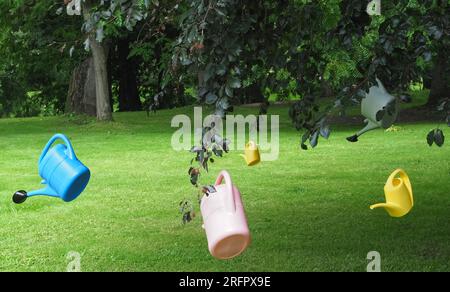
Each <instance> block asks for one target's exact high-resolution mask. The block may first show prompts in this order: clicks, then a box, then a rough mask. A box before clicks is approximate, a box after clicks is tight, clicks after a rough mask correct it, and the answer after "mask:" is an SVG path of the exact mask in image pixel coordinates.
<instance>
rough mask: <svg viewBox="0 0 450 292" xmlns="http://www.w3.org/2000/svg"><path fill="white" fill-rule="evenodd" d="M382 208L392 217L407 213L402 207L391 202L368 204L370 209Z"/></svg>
mask: <svg viewBox="0 0 450 292" xmlns="http://www.w3.org/2000/svg"><path fill="white" fill-rule="evenodd" d="M379 208H384V209H385V210H386V211H387V212H388V213H389V215H391V216H392V217H402V216H404V215H405V213H407V211H406V210H404V209H403V208H401V207H399V206H397V205H395V204H392V203H381V204H375V205H372V206H370V209H371V210H374V209H379Z"/></svg>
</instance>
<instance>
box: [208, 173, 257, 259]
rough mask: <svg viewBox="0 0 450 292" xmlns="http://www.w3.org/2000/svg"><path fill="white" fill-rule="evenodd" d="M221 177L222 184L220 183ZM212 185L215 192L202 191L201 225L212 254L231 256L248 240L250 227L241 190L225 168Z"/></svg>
mask: <svg viewBox="0 0 450 292" xmlns="http://www.w3.org/2000/svg"><path fill="white" fill-rule="evenodd" d="M223 180H225V184H222V181H223ZM214 187H215V189H216V192H215V193H211V194H209V195H204V196H203V198H202V200H201V203H200V210H201V212H202V217H203V228H204V229H205V232H206V237H207V239H208V248H209V251H210V252H211V255H212V256H214V257H215V258H218V259H222V260H225V259H231V258H234V257H236V256H238V255H240V254H241V253H242V252H244V250H245V249H246V248H247V246H248V245H249V244H250V231H249V229H248V224H247V219H246V217H245V212H244V206H243V205H242V200H241V194H240V192H239V190H238V189H237V188H236V186H234V185H233V183H232V181H231V177H230V174H229V173H228V172H227V171H222V172H221V173H220V174H219V177H218V178H217V180H216V183H215V186H214Z"/></svg>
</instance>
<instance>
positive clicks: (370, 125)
mask: <svg viewBox="0 0 450 292" xmlns="http://www.w3.org/2000/svg"><path fill="white" fill-rule="evenodd" d="M366 123H367V125H366V126H365V127H364V129H362V130H361V131H359V132H358V133H357V134H356V135H357V136H358V137H359V136H361V135H362V134H364V133H367V132H369V131H372V130H374V129H376V128H378V127H379V126H378V125H377V124H376V123H374V122H372V121H371V120H366Z"/></svg>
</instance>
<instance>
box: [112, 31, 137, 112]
mask: <svg viewBox="0 0 450 292" xmlns="http://www.w3.org/2000/svg"><path fill="white" fill-rule="evenodd" d="M118 53H119V72H118V74H119V110H120V111H121V112H125V111H140V110H142V103H141V100H140V98H139V91H138V82H137V73H138V64H137V62H136V59H135V58H131V59H130V58H128V56H129V55H130V41H129V39H121V40H119V43H118Z"/></svg>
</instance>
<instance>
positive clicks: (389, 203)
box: [370, 169, 414, 218]
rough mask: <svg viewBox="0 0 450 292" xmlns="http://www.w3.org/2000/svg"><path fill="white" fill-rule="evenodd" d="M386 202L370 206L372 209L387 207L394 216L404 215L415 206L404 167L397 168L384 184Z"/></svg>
mask: <svg viewBox="0 0 450 292" xmlns="http://www.w3.org/2000/svg"><path fill="white" fill-rule="evenodd" d="M384 193H385V196H386V203H383V204H376V205H372V206H370V209H372V210H373V209H376V208H385V209H386V211H387V212H388V213H389V215H391V216H392V217H397V218H398V217H403V216H405V215H406V214H408V213H409V212H410V211H411V209H412V208H413V206H414V197H413V192H412V186H411V182H410V180H409V177H408V175H407V174H406V172H405V171H404V170H402V169H397V170H396V171H394V172H393V173H392V174H391V176H390V177H389V179H388V181H387V183H386V185H385V186H384Z"/></svg>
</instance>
